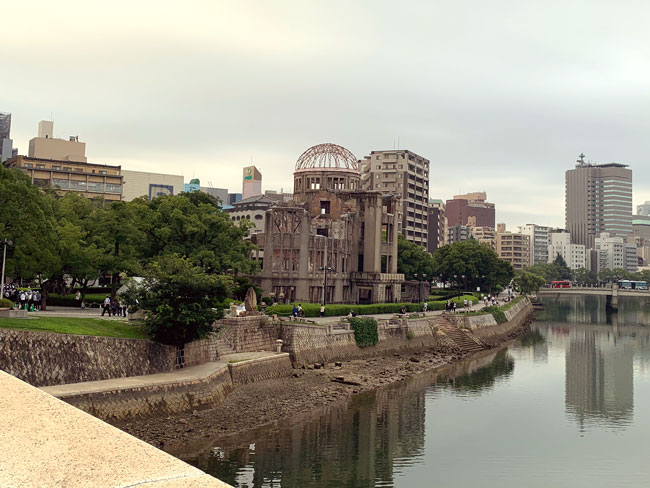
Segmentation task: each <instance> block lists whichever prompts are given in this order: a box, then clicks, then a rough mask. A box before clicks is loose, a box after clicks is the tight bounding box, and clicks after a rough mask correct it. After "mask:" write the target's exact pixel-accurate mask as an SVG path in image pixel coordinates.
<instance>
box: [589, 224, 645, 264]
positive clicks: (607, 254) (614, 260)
mask: <svg viewBox="0 0 650 488" xmlns="http://www.w3.org/2000/svg"><path fill="white" fill-rule="evenodd" d="M596 250H597V251H598V271H600V270H601V269H624V270H626V271H629V272H631V273H636V268H637V264H638V261H637V257H636V246H635V245H634V244H628V243H626V242H625V240H624V239H623V238H622V237H618V236H612V235H610V234H609V233H608V232H603V233H601V234H600V235H599V236H598V237H596Z"/></svg>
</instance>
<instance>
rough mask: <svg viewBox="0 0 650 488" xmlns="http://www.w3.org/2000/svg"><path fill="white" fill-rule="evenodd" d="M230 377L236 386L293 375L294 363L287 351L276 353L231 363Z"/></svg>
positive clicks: (229, 366)
mask: <svg viewBox="0 0 650 488" xmlns="http://www.w3.org/2000/svg"><path fill="white" fill-rule="evenodd" d="M228 369H229V370H230V377H231V379H232V384H233V386H234V387H237V386H241V385H245V384H247V383H253V382H255V381H261V380H268V379H271V378H284V377H287V376H290V375H291V372H292V370H293V365H292V364H291V358H290V357H289V354H287V353H281V354H276V355H275V356H268V357H265V358H259V359H250V360H247V361H240V362H237V363H229V364H228Z"/></svg>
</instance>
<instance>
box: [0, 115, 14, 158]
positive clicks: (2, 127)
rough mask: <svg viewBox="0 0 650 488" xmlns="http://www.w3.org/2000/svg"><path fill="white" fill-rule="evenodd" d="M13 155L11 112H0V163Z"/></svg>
mask: <svg viewBox="0 0 650 488" xmlns="http://www.w3.org/2000/svg"><path fill="white" fill-rule="evenodd" d="M11 157H13V141H12V140H11V114H7V113H2V112H0V163H3V162H5V161H6V160H7V159H10V158H11Z"/></svg>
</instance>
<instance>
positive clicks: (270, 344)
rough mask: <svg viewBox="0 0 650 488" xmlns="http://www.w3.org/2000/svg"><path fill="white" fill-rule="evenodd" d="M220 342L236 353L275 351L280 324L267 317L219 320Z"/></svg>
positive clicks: (255, 316) (256, 316) (217, 324)
mask: <svg viewBox="0 0 650 488" xmlns="http://www.w3.org/2000/svg"><path fill="white" fill-rule="evenodd" d="M215 326H216V327H217V328H218V329H221V330H220V331H219V332H218V334H217V337H218V340H219V341H222V342H223V343H224V344H226V345H228V346H229V347H230V348H231V349H232V350H233V351H234V352H252V351H275V341H276V340H277V339H279V338H280V322H273V321H272V320H270V319H269V317H267V316H265V315H253V316H250V317H237V318H228V319H222V320H219V321H218V322H217V323H216V324H215Z"/></svg>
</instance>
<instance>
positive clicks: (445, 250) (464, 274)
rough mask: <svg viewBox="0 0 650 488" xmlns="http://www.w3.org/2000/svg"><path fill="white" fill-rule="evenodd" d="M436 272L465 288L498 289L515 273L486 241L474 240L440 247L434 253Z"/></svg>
mask: <svg viewBox="0 0 650 488" xmlns="http://www.w3.org/2000/svg"><path fill="white" fill-rule="evenodd" d="M433 261H434V266H435V269H434V271H435V274H436V276H438V277H439V278H440V279H441V280H443V281H448V282H454V283H458V284H462V285H463V286H464V288H465V289H472V290H473V289H475V288H476V287H481V289H482V290H487V291H490V292H492V291H495V290H496V289H497V287H501V289H503V287H505V286H506V285H508V284H509V283H510V281H511V280H512V278H513V276H514V270H513V268H512V265H511V264H510V263H508V262H506V261H504V260H502V259H500V258H499V256H498V255H497V253H496V252H494V251H493V250H492V248H491V247H490V246H488V245H487V244H481V243H479V242H477V241H475V240H473V239H470V240H467V241H460V242H455V243H453V244H448V245H446V246H443V247H441V248H440V249H438V250H437V251H436V252H435V253H434V254H433Z"/></svg>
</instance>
